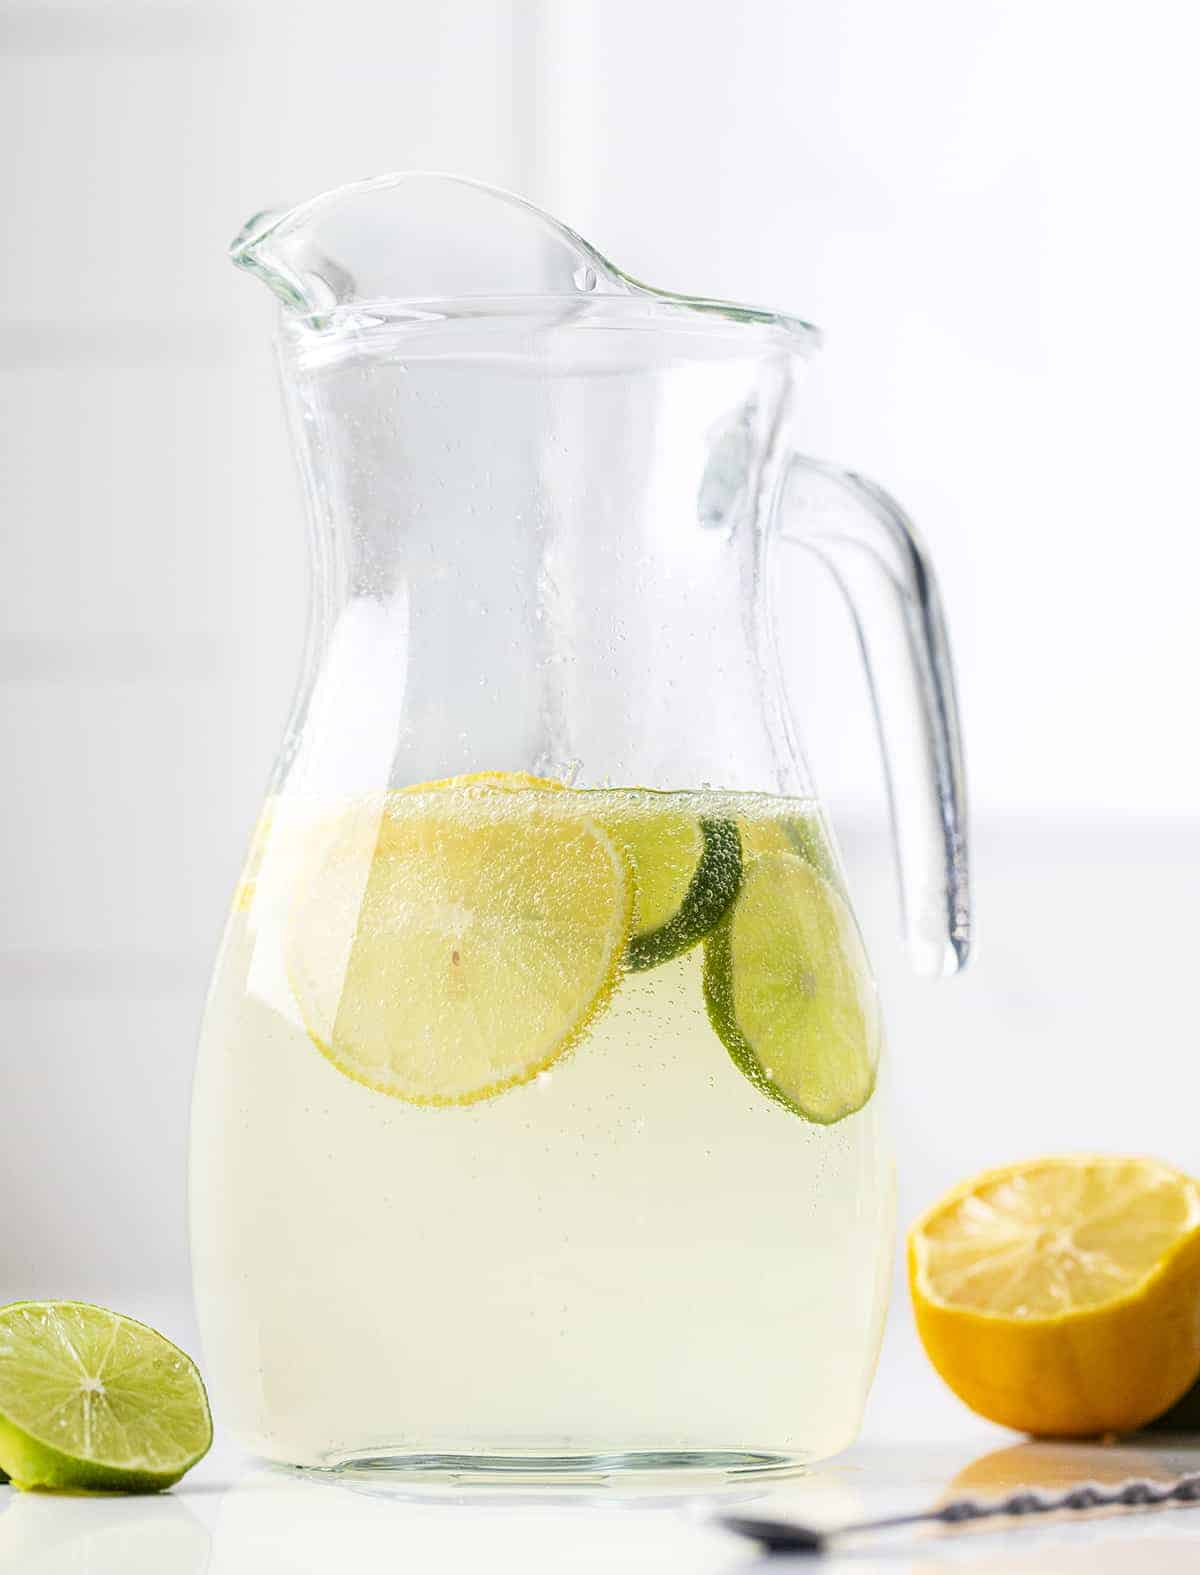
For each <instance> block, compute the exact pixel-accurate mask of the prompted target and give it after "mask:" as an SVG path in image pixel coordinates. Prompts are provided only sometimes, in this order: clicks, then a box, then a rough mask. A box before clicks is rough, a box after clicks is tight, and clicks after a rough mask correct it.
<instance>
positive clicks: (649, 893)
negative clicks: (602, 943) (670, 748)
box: [580, 788, 742, 969]
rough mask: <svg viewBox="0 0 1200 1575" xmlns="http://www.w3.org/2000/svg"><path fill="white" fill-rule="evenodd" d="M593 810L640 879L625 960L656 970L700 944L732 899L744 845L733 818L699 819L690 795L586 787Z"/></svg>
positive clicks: (638, 966)
mask: <svg viewBox="0 0 1200 1575" xmlns="http://www.w3.org/2000/svg"><path fill="white" fill-rule="evenodd" d="M580 797H586V799H587V800H589V803H590V807H591V810H592V813H593V814H595V816H596V818H597V819H598V820H600V821H601V823H602V824H603V825H604V827H605V829H606V830H607V831H608V832H609V834H610V835H611V836H612V838H613V840H614V841H616V842H618V843H619V844H620V845H621V847H622V848H623V849H624V851H625V853H626V855H627V856H628V858H629V860H630V862H631V864H632V865H633V870H634V874H635V877H636V881H637V903H636V919H635V923H634V932H633V935H632V936H631V937H630V941H629V950H628V952H627V953H626V958H625V960H626V962H627V963H628V965H629V967H631V968H634V969H642V968H654V967H657V966H658V964H660V963H664V962H669V961H670V959H671V958H672V957H678V956H680V955H681V954H682V953H683V952H686V951H689V950H690V949H691V948H692V947H693V946H695V945H696V944H697V943H698V942H699V941H701V940H703V939H704V937H705V936H706V935H707V934H708V932H709V931H710V930H711V929H712V928H713V926H714V925H715V924H716V923H717V922H718V921H719V920H720V918H721V916H722V915H723V914H724V913H725V911H726V909H727V908H728V907H729V904H730V903H731V902H732V901H733V898H734V895H735V894H736V892H737V889H738V883H739V881H740V880H741V877H742V844H741V838H740V836H739V834H738V828H737V826H736V825H735V824H734V822H733V821H731V820H725V819H719V818H715V817H707V816H699V815H697V814H696V813H695V804H694V800H695V795H694V794H691V793H662V792H655V791H652V790H650V789H648V788H609V789H595V790H587V791H586V792H585V793H583V794H581V795H580Z"/></svg>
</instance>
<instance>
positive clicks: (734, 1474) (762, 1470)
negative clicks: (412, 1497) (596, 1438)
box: [300, 1449, 813, 1486]
mask: <svg viewBox="0 0 1200 1575" xmlns="http://www.w3.org/2000/svg"><path fill="white" fill-rule="evenodd" d="M812 1458H813V1457H812V1456H811V1455H808V1454H804V1453H785V1452H777V1451H774V1450H729V1451H724V1450H703V1449H700V1450H691V1449H682V1450H630V1451H624V1452H614V1453H610V1454H578V1455H574V1454H572V1455H566V1454H564V1455H552V1454H532V1453H531V1454H473V1453H472V1454H415V1453H410V1452H407V1451H402V1450H395V1451H392V1450H386V1449H385V1450H380V1449H373V1450H371V1451H370V1452H369V1453H368V1452H365V1451H364V1452H362V1453H359V1452H357V1451H348V1452H346V1453H344V1454H338V1455H336V1456H333V1457H331V1458H330V1459H328V1460H327V1461H326V1462H324V1463H322V1464H321V1465H319V1466H307V1467H301V1468H300V1469H302V1470H306V1471H313V1472H320V1473H322V1474H329V1475H334V1476H342V1477H349V1476H359V1477H372V1478H376V1479H378V1478H384V1477H386V1478H389V1479H391V1480H397V1481H398V1480H405V1479H406V1480H409V1481H425V1482H431V1481H439V1482H446V1483H458V1482H462V1483H478V1484H493V1485H494V1484H498V1483H520V1484H525V1485H530V1484H545V1485H551V1486H583V1485H588V1484H604V1483H610V1482H614V1481H620V1482H622V1483H623V1484H625V1485H632V1483H633V1481H634V1480H637V1481H639V1482H645V1483H646V1484H647V1485H650V1483H651V1482H652V1481H654V1480H662V1479H666V1481H667V1482H673V1483H677V1484H678V1485H679V1486H687V1485H689V1484H690V1483H693V1482H695V1481H696V1480H697V1479H704V1480H706V1481H709V1482H711V1481H712V1480H714V1479H720V1478H725V1479H729V1478H738V1479H742V1478H745V1477H760V1476H777V1475H783V1474H785V1473H787V1472H795V1471H801V1470H803V1468H804V1467H805V1466H806V1465H807V1464H808V1463H809V1462H810V1461H811V1459H812Z"/></svg>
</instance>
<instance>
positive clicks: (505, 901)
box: [284, 783, 633, 1105]
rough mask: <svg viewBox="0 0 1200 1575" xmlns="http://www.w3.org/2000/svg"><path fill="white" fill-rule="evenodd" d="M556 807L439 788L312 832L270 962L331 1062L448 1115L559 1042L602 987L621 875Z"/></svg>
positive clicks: (570, 1034) (629, 885) (622, 898)
mask: <svg viewBox="0 0 1200 1575" xmlns="http://www.w3.org/2000/svg"><path fill="white" fill-rule="evenodd" d="M493 785H494V784H493ZM558 799H559V795H558V794H557V793H553V794H542V793H540V792H519V791H515V790H514V791H511V792H507V791H497V792H486V791H485V792H480V791H478V785H476V786H472V785H468V784H462V783H460V784H458V785H455V784H447V785H445V786H441V787H428V788H424V789H421V790H406V791H402V792H390V793H385V794H376V795H373V796H370V797H367V798H364V799H361V800H359V801H358V802H356V803H355V804H353V805H351V806H350V807H348V808H347V809H346V810H345V811H344V812H343V813H342V814H341V815H340V816H338V817H336V818H335V819H333V820H331V821H330V822H328V823H327V824H326V825H325V826H323V827H321V828H319V829H318V830H317V831H316V832H314V834H313V837H312V841H311V846H310V853H309V860H308V864H307V867H306V868H305V870H304V872H303V873H302V875H301V877H300V879H299V880H298V882H297V884H296V887H295V890H294V893H293V897H292V902H291V908H290V913H289V917H288V921H287V924H286V927H285V934H284V956H285V960H286V964H287V971H288V977H289V979H290V981H291V985H292V990H293V993H294V995H295V998H296V1002H297V1004H298V1006H299V1008H300V1012H301V1015H302V1017H303V1020H304V1023H305V1026H306V1028H307V1030H308V1033H309V1036H310V1037H311V1038H312V1039H313V1041H314V1042H315V1043H316V1045H317V1046H318V1048H319V1049H320V1050H322V1051H323V1052H324V1054H325V1055H326V1056H328V1057H329V1059H330V1060H331V1061H332V1062H333V1063H334V1065H335V1066H337V1067H339V1068H340V1069H341V1070H342V1071H343V1072H345V1073H347V1074H348V1075H349V1076H350V1077H353V1078H355V1079H357V1080H358V1081H359V1082H361V1083H365V1084H367V1085H368V1086H369V1087H371V1088H374V1089H378V1090H379V1091H381V1092H383V1093H388V1094H394V1095H396V1096H397V1097H398V1098H401V1099H405V1100H409V1101H411V1102H412V1103H414V1104H426V1105H452V1104H460V1105H461V1104H471V1103H473V1102H474V1101H476V1100H480V1099H486V1098H488V1097H489V1096H490V1095H492V1094H497V1093H499V1092H500V1091H501V1090H502V1089H505V1088H509V1087H511V1086H512V1085H513V1084H516V1083H523V1082H527V1081H528V1080H529V1079H530V1078H532V1077H534V1076H536V1074H537V1073H538V1072H540V1071H543V1070H545V1068H547V1067H548V1066H550V1065H551V1064H552V1063H553V1062H555V1061H557V1060H558V1059H559V1058H560V1057H561V1056H562V1055H564V1054H565V1053H566V1052H567V1050H569V1049H570V1048H571V1046H572V1045H573V1044H575V1043H576V1041H577V1040H578V1039H579V1037H580V1036H581V1035H582V1034H583V1032H584V1031H585V1029H586V1028H587V1026H588V1024H589V1023H590V1022H591V1020H592V1019H593V1018H594V1017H595V1016H596V1014H597V1013H598V1012H600V1011H602V1010H603V1008H604V1007H605V1006H606V1005H607V1003H608V1001H609V999H610V997H611V995H612V993H613V990H614V989H615V987H616V984H617V982H618V979H619V977H620V971H621V959H622V956H623V954H624V951H625V947H626V944H627V943H628V940H629V934H630V928H631V924H632V915H633V880H632V876H631V872H630V870H629V866H628V864H627V863H626V860H625V858H624V856H623V854H622V852H621V850H620V848H619V847H618V846H617V845H616V843H615V842H614V841H613V840H612V838H611V837H609V835H608V834H607V833H606V832H605V831H604V830H602V829H601V827H599V826H598V825H596V824H595V823H594V822H593V821H591V820H590V819H588V818H587V817H585V816H583V815H568V814H564V813H563V812H562V811H561V810H560V809H557V808H555V804H556V801H557V800H558Z"/></svg>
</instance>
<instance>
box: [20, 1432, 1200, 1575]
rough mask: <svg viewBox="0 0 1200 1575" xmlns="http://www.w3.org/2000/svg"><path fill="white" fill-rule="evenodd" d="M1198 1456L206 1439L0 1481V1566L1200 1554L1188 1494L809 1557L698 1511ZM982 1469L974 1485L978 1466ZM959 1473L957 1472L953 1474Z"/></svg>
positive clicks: (754, 1508)
mask: <svg viewBox="0 0 1200 1575" xmlns="http://www.w3.org/2000/svg"><path fill="white" fill-rule="evenodd" d="M1198 1466H1200V1446H1197V1447H1189V1448H1180V1447H1178V1446H1176V1445H1167V1446H1149V1447H1144V1446H1142V1445H1141V1444H1140V1443H1138V1444H1132V1445H1127V1446H1121V1447H1119V1448H1111V1449H1099V1448H1088V1447H1077V1448H1070V1447H1067V1446H1058V1445H1054V1446H1051V1445H1037V1444H1014V1445H1011V1446H1008V1447H1005V1448H1002V1449H1001V1450H999V1451H987V1452H985V1455H984V1456H983V1457H982V1458H981V1457H980V1455H979V1452H978V1450H977V1449H972V1447H971V1446H970V1445H969V1444H967V1443H966V1442H965V1441H964V1442H960V1443H957V1444H935V1443H923V1444H912V1445H902V1444H894V1443H893V1444H875V1443H871V1442H870V1441H867V1442H864V1443H862V1444H860V1445H858V1446H857V1447H856V1448H855V1449H854V1450H852V1451H850V1452H849V1453H848V1454H846V1455H843V1456H842V1457H841V1458H840V1459H839V1460H837V1461H832V1462H830V1463H829V1464H827V1465H825V1466H822V1467H820V1468H817V1469H814V1470H813V1471H812V1472H811V1473H810V1474H809V1475H807V1476H804V1477H798V1478H793V1479H790V1480H788V1481H786V1482H783V1481H781V1482H777V1483H775V1484H772V1485H766V1484H762V1483H758V1484H756V1483H752V1482H743V1483H741V1484H740V1485H731V1486H729V1487H726V1488H723V1489H721V1490H719V1491H716V1492H712V1493H708V1494H704V1495H698V1494H695V1493H688V1492H686V1491H676V1492H674V1493H670V1492H664V1491H662V1490H661V1489H659V1490H654V1489H649V1488H646V1489H642V1490H641V1491H639V1492H636V1493H634V1492H628V1491H625V1490H622V1489H617V1488H610V1489H591V1490H587V1491H580V1490H575V1491H569V1490H552V1491H545V1490H533V1489H527V1488H514V1487H505V1488H503V1489H497V1490H492V1491H484V1490H479V1489H474V1490H469V1489H455V1488H452V1487H443V1488H418V1487H413V1486H407V1487H399V1486H396V1487H390V1488H389V1487H384V1486H378V1485H375V1484H372V1483H364V1482H361V1481H360V1482H355V1483H351V1482H348V1481H347V1482H341V1481H332V1480H329V1479H323V1478H313V1477H305V1476H302V1475H300V1474H299V1473H292V1472H287V1471H282V1470H277V1469H273V1468H270V1467H266V1466H261V1465H257V1464H255V1463H253V1462H247V1461H244V1460H242V1459H240V1458H239V1457H237V1456H236V1455H235V1454H234V1453H233V1452H232V1451H231V1450H229V1449H227V1448H226V1447H223V1446H218V1448H217V1449H216V1450H215V1451H214V1453H213V1454H212V1455H211V1456H210V1457H209V1459H208V1460H207V1461H205V1462H204V1463H203V1464H202V1465H201V1466H199V1467H198V1468H197V1469H196V1471H194V1472H193V1473H192V1475H191V1476H190V1477H189V1478H188V1479H187V1481H186V1482H185V1483H183V1484H181V1485H180V1487H179V1488H177V1489H176V1490H175V1491H174V1492H172V1493H169V1494H163V1495H160V1496H157V1497H152V1498H141V1499H107V1500H106V1499H86V1498H60V1497H52V1496H48V1495H39V1494H20V1493H15V1492H13V1491H12V1490H11V1489H8V1488H0V1570H3V1571H4V1572H5V1575H8V1572H9V1571H12V1572H13V1575H17V1572H20V1575H85V1572H86V1575H343V1572H345V1575H351V1572H352V1575H375V1572H377V1571H378V1572H381V1575H382V1572H383V1571H388V1572H392V1571H399V1570H419V1571H421V1572H422V1575H424V1572H436V1571H441V1570H445V1571H454V1572H456V1571H459V1570H463V1571H471V1570H484V1569H487V1570H490V1571H496V1572H502V1575H508V1572H512V1575H518V1572H519V1575H540V1572H542V1571H546V1572H550V1571H555V1572H560V1571H574V1570H579V1571H593V1570H595V1571H601V1570H603V1571H606V1572H607V1571H618V1570H619V1571H623V1572H624V1571H630V1572H638V1571H647V1572H649V1571H656V1572H664V1571H666V1572H671V1571H687V1572H688V1575H707V1572H710V1571H711V1572H713V1575H718V1572H719V1575H750V1572H751V1571H765V1570H766V1569H767V1568H768V1566H770V1567H771V1568H774V1569H791V1568H796V1567H797V1566H798V1565H799V1564H804V1566H805V1567H807V1568H818V1567H819V1568H821V1569H826V1570H830V1571H834V1570H840V1571H853V1572H855V1575H872V1572H875V1571H879V1572H885V1571H886V1572H888V1575H910V1572H911V1575H924V1572H930V1575H932V1572H935V1571H938V1570H940V1569H943V1568H944V1569H946V1570H954V1569H959V1568H966V1569H970V1570H972V1571H981V1572H984V1571H986V1572H997V1575H998V1572H1001V1571H1006V1572H1007V1571H1014V1572H1016V1571H1022V1572H1028V1575H1072V1572H1074V1571H1076V1570H1078V1571H1081V1572H1082V1571H1085V1570H1086V1571H1087V1572H1089V1575H1109V1572H1113V1575H1116V1572H1124V1571H1139V1572H1140V1571H1147V1570H1151V1569H1152V1570H1153V1571H1154V1572H1155V1575H1172V1572H1174V1571H1184V1570H1187V1571H1194V1570H1195V1569H1196V1568H1197V1567H1198V1565H1200V1509H1197V1508H1180V1509H1173V1510H1168V1509H1160V1510H1148V1511H1142V1512H1129V1511H1126V1512H1123V1513H1121V1514H1120V1515H1119V1516H1106V1517H1103V1518H1098V1519H1097V1518H1091V1519H1089V1520H1087V1521H1085V1522H1077V1523H1062V1522H1052V1523H1046V1522H1043V1523H1039V1524H1034V1523H1032V1522H1024V1523H1021V1524H1019V1525H1015V1526H1014V1525H1011V1524H1010V1526H1009V1527H1008V1528H1007V1529H1003V1530H995V1531H984V1530H983V1529H975V1530H971V1531H968V1532H960V1533H957V1534H938V1533H919V1534H918V1533H913V1532H908V1533H904V1534H900V1533H897V1534H893V1535H891V1536H890V1537H888V1538H887V1539H884V1538H876V1539H874V1540H872V1541H870V1542H866V1541H862V1542H859V1543H858V1544H857V1546H854V1547H851V1546H849V1545H847V1547H846V1550H845V1551H844V1552H843V1553H841V1554H840V1555H838V1556H833V1555H830V1556H828V1557H826V1558H825V1559H824V1560H821V1561H812V1560H791V1559H773V1560H772V1559H768V1558H766V1557H765V1556H762V1555H759V1554H758V1553H757V1552H756V1551H755V1549H754V1548H753V1547H752V1546H751V1545H750V1544H748V1543H743V1542H742V1541H741V1540H739V1539H738V1538H737V1537H735V1536H732V1535H731V1534H729V1533H728V1532H726V1531H724V1530H723V1529H721V1528H720V1527H718V1526H716V1525H714V1524H712V1523H711V1517H712V1516H713V1514H715V1513H716V1512H718V1511H719V1510H721V1509H729V1510H734V1509H737V1510H743V1511H745V1512H747V1513H758V1512H762V1513H766V1514H778V1515H792V1516H795V1517H796V1518H797V1519H800V1520H803V1521H806V1522H815V1523H817V1524H833V1523H834V1522H836V1521H839V1520H842V1519H848V1518H852V1517H857V1516H860V1515H867V1514H882V1513H886V1512H887V1511H889V1510H900V1509H909V1508H916V1507H918V1506H921V1505H925V1504H932V1503H935V1502H936V1501H937V1500H938V1499H940V1498H941V1497H942V1496H943V1495H945V1494H946V1493H947V1490H948V1489H950V1485H951V1484H952V1483H953V1481H954V1478H955V1477H956V1476H957V1475H958V1474H959V1473H960V1472H962V1471H965V1470H968V1469H970V1468H974V1471H975V1473H976V1474H977V1476H978V1474H979V1473H983V1478H982V1480H981V1481H980V1483H979V1490H980V1491H990V1492H992V1493H993V1494H998V1493H1000V1492H1002V1491H1005V1490H1007V1489H1010V1488H1011V1487H1012V1486H1013V1485H1014V1484H1015V1483H1016V1482H1019V1481H1021V1480H1027V1479H1028V1477H1029V1476H1030V1475H1034V1476H1038V1477H1041V1478H1048V1479H1050V1480H1057V1481H1061V1480H1062V1479H1063V1478H1064V1477H1074V1476H1075V1474H1076V1473H1078V1474H1080V1475H1083V1476H1088V1477H1092V1478H1096V1477H1103V1478H1106V1479H1109V1480H1114V1479H1117V1478H1119V1477H1121V1476H1123V1475H1128V1474H1130V1473H1139V1474H1140V1473H1143V1472H1151V1473H1153V1474H1156V1475H1157V1474H1162V1473H1164V1472H1167V1471H1170V1470H1188V1469H1196V1468H1197V1467H1198ZM988 1482H990V1483H991V1486H990V1488H988V1487H987V1486H986V1484H987V1483H988ZM952 1491H953V1492H954V1493H956V1494H957V1493H958V1492H959V1488H957V1487H956V1488H954V1489H953V1490H952Z"/></svg>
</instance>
